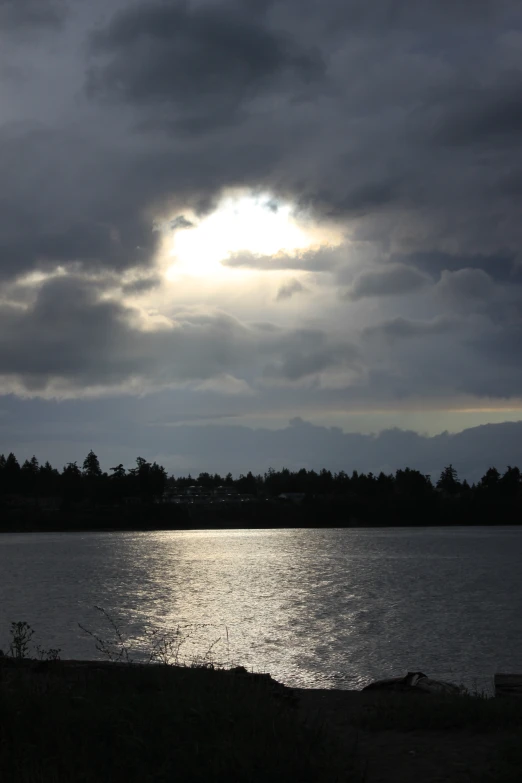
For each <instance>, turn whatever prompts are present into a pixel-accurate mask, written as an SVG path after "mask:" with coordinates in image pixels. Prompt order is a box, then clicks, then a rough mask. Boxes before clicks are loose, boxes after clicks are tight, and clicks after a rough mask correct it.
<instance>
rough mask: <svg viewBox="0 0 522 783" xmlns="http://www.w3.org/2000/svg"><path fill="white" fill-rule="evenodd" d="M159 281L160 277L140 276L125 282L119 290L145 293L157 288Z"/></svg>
mask: <svg viewBox="0 0 522 783" xmlns="http://www.w3.org/2000/svg"><path fill="white" fill-rule="evenodd" d="M161 282H162V281H161V278H160V277H156V276H151V277H142V278H138V279H137V280H133V281H132V282H131V283H125V284H124V285H122V287H121V290H122V293H123V294H145V293H147V292H148V291H152V290H153V289H154V288H158V287H159V286H160V285H161Z"/></svg>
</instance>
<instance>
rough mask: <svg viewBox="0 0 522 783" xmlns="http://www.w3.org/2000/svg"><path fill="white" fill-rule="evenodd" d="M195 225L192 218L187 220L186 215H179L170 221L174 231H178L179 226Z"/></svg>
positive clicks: (191, 226)
mask: <svg viewBox="0 0 522 783" xmlns="http://www.w3.org/2000/svg"><path fill="white" fill-rule="evenodd" d="M193 226H194V223H191V222H190V220H187V218H186V217H185V215H178V216H177V217H175V218H174V219H173V220H171V221H170V222H169V228H171V229H172V231H176V230H177V229H179V228H193Z"/></svg>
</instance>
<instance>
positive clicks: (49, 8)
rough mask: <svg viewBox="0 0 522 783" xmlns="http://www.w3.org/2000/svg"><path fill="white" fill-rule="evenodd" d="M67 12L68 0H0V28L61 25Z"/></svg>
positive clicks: (12, 28) (11, 28) (13, 28)
mask: <svg viewBox="0 0 522 783" xmlns="http://www.w3.org/2000/svg"><path fill="white" fill-rule="evenodd" d="M67 12H68V2H67V0H0V28H2V29H6V28H9V29H10V30H16V29H22V30H24V29H28V28H42V27H59V26H61V25H62V24H63V22H64V20H65V17H66V15H67Z"/></svg>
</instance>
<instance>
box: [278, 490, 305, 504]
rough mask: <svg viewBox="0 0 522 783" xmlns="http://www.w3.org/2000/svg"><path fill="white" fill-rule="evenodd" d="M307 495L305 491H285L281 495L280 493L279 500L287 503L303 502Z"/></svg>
mask: <svg viewBox="0 0 522 783" xmlns="http://www.w3.org/2000/svg"><path fill="white" fill-rule="evenodd" d="M305 497H306V495H305V493H304V492H283V493H282V494H281V495H278V499H279V500H283V501H286V502H287V503H302V502H303V500H304V499H305Z"/></svg>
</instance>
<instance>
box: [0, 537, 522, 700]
mask: <svg viewBox="0 0 522 783" xmlns="http://www.w3.org/2000/svg"><path fill="white" fill-rule="evenodd" d="M521 564H522V529H518V528H452V529H447V528H439V529H433V528H431V529H426V528H415V529H411V528H408V529H405V528H400V529H397V528H393V529H392V528H389V529H372V530H362V529H356V530H353V529H351V530H230V531H176V532H152V533H151V532H144V533H135V532H130V533H54V534H36V533H33V534H23V535H18V534H5V535H2V536H0V646H3V647H4V648H5V647H6V646H7V640H8V628H9V624H10V622H12V621H17V620H25V621H27V622H28V623H30V624H31V625H32V626H33V627H34V629H35V632H36V634H35V639H36V640H37V641H38V642H39V643H40V644H41V645H42V646H43V647H61V648H62V649H63V654H62V657H70V658H95V657H100V655H99V653H97V651H96V649H95V646H94V643H93V640H92V639H91V638H90V637H89V636H88V635H86V634H85V633H84V632H83V631H81V629H80V628H79V627H78V622H81V623H82V624H83V625H84V626H86V627H87V628H89V629H92V630H95V631H97V632H100V633H101V634H102V635H104V636H106V637H110V635H111V633H110V629H108V628H107V626H106V625H104V623H103V618H102V617H101V616H100V615H99V613H98V612H97V611H96V610H95V609H94V606H95V605H99V606H102V607H103V608H104V609H105V610H106V611H107V612H108V613H109V614H110V615H111V616H113V617H114V618H115V619H116V620H117V622H118V624H119V625H120V627H121V628H122V629H123V630H124V631H125V633H126V634H127V635H128V637H129V640H130V643H131V644H132V646H133V649H134V651H135V655H136V657H138V658H139V657H140V656H143V655H146V651H147V649H149V648H150V645H151V640H150V634H151V632H152V631H153V630H154V629H158V628H159V629H161V631H162V633H166V632H167V631H168V629H173V628H175V627H177V626H178V625H179V624H181V625H183V626H184V627H183V633H184V634H185V635H187V634H190V636H189V638H188V640H187V642H186V644H185V645H184V647H183V648H182V651H181V652H184V653H185V655H187V656H194V655H195V654H200V655H202V654H204V653H205V652H206V651H207V650H208V649H209V647H210V645H211V644H212V643H213V642H215V641H216V640H217V639H219V642H216V644H215V645H214V647H213V649H212V652H211V656H212V657H213V658H214V659H215V660H216V661H219V662H221V661H222V662H227V661H230V662H235V663H241V664H243V665H245V666H247V667H248V668H253V669H255V670H256V671H268V672H270V673H271V674H272V676H274V677H276V678H277V679H279V680H280V681H282V682H285V683H287V684H289V685H294V686H305V687H326V688H354V687H360V686H361V685H362V684H364V683H366V682H368V681H369V680H370V679H372V678H376V677H382V676H387V675H395V674H401V673H403V672H405V671H406V670H422V671H424V672H426V673H427V674H430V675H432V676H439V677H444V678H446V679H450V680H452V681H457V682H458V681H464V682H465V683H467V684H468V685H473V684H475V683H477V684H478V685H479V686H480V687H487V686H488V685H489V684H490V682H491V678H492V675H493V673H494V672H495V671H509V670H514V671H521V670H522V568H521ZM227 633H228V640H227Z"/></svg>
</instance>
